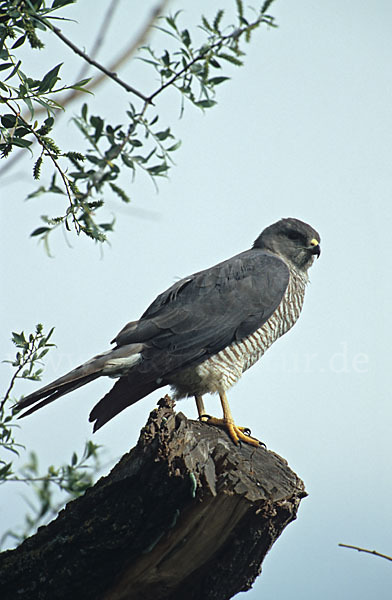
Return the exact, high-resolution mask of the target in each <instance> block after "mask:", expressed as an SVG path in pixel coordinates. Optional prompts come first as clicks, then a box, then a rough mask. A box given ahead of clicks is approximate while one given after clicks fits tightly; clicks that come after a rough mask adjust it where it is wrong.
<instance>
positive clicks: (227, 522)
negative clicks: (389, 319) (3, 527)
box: [0, 397, 306, 600]
mask: <svg viewBox="0 0 392 600" xmlns="http://www.w3.org/2000/svg"><path fill="white" fill-rule="evenodd" d="M304 496H306V493H305V491H304V485H303V483H302V481H301V480H300V479H299V478H298V477H297V476H296V475H295V473H293V472H292V471H291V470H290V469H289V467H288V465H287V462H286V461H285V460H284V459H282V458H281V457H280V456H278V455H277V454H275V453H273V452H271V451H268V450H266V449H265V448H263V447H260V448H254V447H252V446H248V445H246V444H244V445H242V446H239V447H236V446H235V445H234V444H233V442H232V441H231V440H230V439H229V438H228V436H227V435H226V433H224V432H223V431H221V430H219V429H217V428H216V427H211V426H209V425H207V424H205V423H199V422H198V421H189V420H188V419H186V417H185V416H184V415H183V414H182V413H178V414H176V413H175V412H174V411H173V402H172V401H171V400H170V399H169V398H168V397H166V398H164V399H162V400H161V401H160V402H159V408H157V409H155V410H154V411H153V412H152V413H151V414H150V417H149V420H148V422H147V424H146V426H145V427H144V428H143V429H142V431H141V435H140V439H139V441H138V444H137V446H136V447H135V448H133V450H131V451H130V452H129V453H128V454H126V455H125V456H123V458H122V459H121V461H120V462H119V463H118V464H117V465H116V466H115V467H114V469H113V470H112V471H111V473H110V474H109V475H107V476H106V477H103V478H102V479H100V480H99V481H98V482H97V483H96V485H94V486H93V487H92V488H90V489H88V490H87V492H86V493H85V495H84V496H82V497H81V498H78V499H77V500H74V501H72V502H70V503H69V504H68V505H67V506H66V508H65V509H64V510H62V511H61V512H60V514H59V516H58V517H57V518H56V520H55V521H53V522H52V523H50V524H49V525H47V526H45V527H41V528H40V529H39V530H38V532H37V533H36V534H35V535H34V536H32V537H31V538H29V539H27V540H26V541H25V542H23V543H22V544H21V545H20V546H19V547H18V548H16V549H15V550H9V551H7V552H3V553H2V554H1V555H0V597H1V598H2V600H11V599H12V600H15V599H20V600H25V599H26V600H27V599H29V600H30V599H32V598H34V599H35V600H49V599H50V600H56V599H62V600H66V599H67V600H68V599H69V598H72V600H78V599H79V598H80V599H82V598H83V600H89V599H91V600H142V599H143V600H150V599H154V600H183V599H184V598H186V599H187V600H199V599H201V598H203V600H212V599H214V600H224V599H227V598H231V597H232V596H234V595H235V594H236V593H237V592H240V591H245V590H247V589H249V588H250V587H251V585H252V583H253V582H254V580H255V578H256V577H257V575H258V574H259V573H260V571H261V563H262V561H263V558H264V557H265V555H266V554H267V552H268V550H269V549H270V548H271V546H272V544H273V543H274V541H275V540H276V539H277V538H278V537H279V535H280V534H281V533H282V531H283V529H284V528H285V527H286V525H287V524H288V523H290V522H291V521H293V520H294V519H295V518H296V513H297V509H298V506H299V503H300V500H301V498H303V497H304Z"/></svg>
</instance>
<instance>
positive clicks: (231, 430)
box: [199, 415, 263, 447]
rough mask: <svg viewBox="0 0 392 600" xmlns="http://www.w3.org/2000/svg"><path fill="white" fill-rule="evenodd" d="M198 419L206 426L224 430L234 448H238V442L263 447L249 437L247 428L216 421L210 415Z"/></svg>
mask: <svg viewBox="0 0 392 600" xmlns="http://www.w3.org/2000/svg"><path fill="white" fill-rule="evenodd" d="M199 419H200V421H202V422H203V423H207V424H208V425H215V426H217V427H222V429H225V430H226V431H227V433H228V434H229V436H230V437H231V439H232V440H233V442H234V443H235V445H236V446H238V444H239V443H240V442H245V443H246V444H251V445H252V446H256V447H259V446H262V445H263V443H262V442H259V440H257V439H256V438H254V437H252V436H251V435H250V429H249V428H248V427H238V426H237V425H235V424H234V422H233V421H231V420H228V419H217V418H216V417H210V415H200V417H199Z"/></svg>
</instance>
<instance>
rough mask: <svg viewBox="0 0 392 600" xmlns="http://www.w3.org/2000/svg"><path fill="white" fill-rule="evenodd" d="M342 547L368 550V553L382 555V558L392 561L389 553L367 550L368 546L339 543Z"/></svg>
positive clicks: (359, 550) (361, 550) (360, 550)
mask: <svg viewBox="0 0 392 600" xmlns="http://www.w3.org/2000/svg"><path fill="white" fill-rule="evenodd" d="M339 546H341V547H342V548H351V549H352V550H358V552H367V554H374V555H375V556H380V557H381V558H385V559H386V560H390V561H391V562H392V556H388V555H387V554H381V553H380V552H377V551H376V550H367V549H366V548H359V547H358V546H350V545H349V544H339Z"/></svg>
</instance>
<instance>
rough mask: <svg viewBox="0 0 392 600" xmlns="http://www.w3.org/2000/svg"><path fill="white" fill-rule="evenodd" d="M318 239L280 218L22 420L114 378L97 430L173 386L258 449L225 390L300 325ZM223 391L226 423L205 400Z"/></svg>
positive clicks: (173, 290) (131, 327) (154, 310)
mask: <svg viewBox="0 0 392 600" xmlns="http://www.w3.org/2000/svg"><path fill="white" fill-rule="evenodd" d="M319 255H320V236H319V234H318V233H317V231H316V230H315V229H313V228H312V227H311V226H310V225H308V224H307V223H304V222H303V221H300V220H298V219H294V218H288V219H281V220H280V221H278V222H277V223H274V224H273V225H270V226H269V227H267V228H266V229H264V231H263V232H262V233H261V234H260V235H259V237H258V238H257V239H256V241H255V242H254V244H253V246H252V248H250V249H249V250H245V252H241V253H240V254H237V255H236V256H233V257H232V258H229V259H228V260H225V261H223V262H221V263H219V264H217V265H215V266H213V267H210V268H209V269H205V270H204V271H199V272H198V273H194V274H193V275H190V276H189V277H185V278H184V279H181V280H180V281H177V282H176V283H175V284H174V285H172V286H171V287H170V288H169V289H168V290H166V291H165V292H163V293H162V294H160V295H159V296H158V297H157V298H156V299H155V300H154V302H153V303H152V304H151V305H150V306H149V307H148V308H147V310H146V311H145V312H144V313H143V315H142V316H141V317H140V319H139V320H138V321H131V322H130V323H128V324H127V325H126V326H125V327H124V328H123V329H122V330H121V331H120V332H119V333H118V334H117V336H116V337H115V338H114V340H112V343H114V344H115V346H114V348H112V349H111V350H109V351H107V352H103V353H102V354H98V355H97V356H94V357H93V358H92V359H90V360H89V361H87V362H86V363H84V364H82V365H81V366H79V367H77V368H76V369H73V370H72V371H70V372H69V373H67V374H66V375H64V376H63V377H60V378H59V379H56V380H55V381H53V382H52V383H50V384H49V385H46V386H45V387H43V388H41V389H39V390H37V391H35V392H33V393H32V394H30V395H28V396H26V397H25V398H23V399H22V400H21V401H20V402H19V408H20V409H25V408H27V407H31V408H30V409H29V410H28V411H27V412H25V413H24V414H23V415H21V416H26V415H28V414H30V413H32V412H34V411H35V410H37V409H39V408H41V407H42V406H45V405H46V404H48V403H50V402H52V401H53V400H56V399H57V398H59V397H60V396H63V395H64V394H67V393H68V392H71V391H73V390H76V389H77V388H79V387H81V386H82V385H85V384H86V383H89V382H90V381H92V380H94V379H96V378H97V377H101V376H108V377H113V378H117V382H116V383H115V384H114V386H113V387H112V389H111V390H110V391H109V392H108V393H107V394H106V395H105V396H104V397H103V398H102V399H101V400H100V401H99V402H98V403H97V404H96V405H95V406H94V408H93V409H92V411H91V413H90V421H92V422H94V431H96V430H97V429H99V428H100V427H102V425H104V424H105V423H106V422H107V421H109V420H110V419H112V418H113V417H114V416H115V415H117V414H118V413H119V412H121V411H122V410H124V409H125V408H126V407H127V406H130V405H132V404H134V403H135V402H137V401H138V400H140V399H141V398H144V396H147V395H148V394H150V393H151V392H153V391H154V390H156V389H158V388H161V387H163V386H166V385H170V386H171V388H172V391H173V392H174V397H175V399H179V398H183V397H187V396H194V397H195V399H196V405H197V409H198V413H199V418H200V419H201V420H203V421H206V422H208V423H209V424H212V425H218V426H221V427H224V428H225V429H226V430H227V432H228V433H229V435H230V437H231V439H232V440H233V441H234V443H236V444H238V442H239V440H242V441H244V442H248V443H249V444H252V445H255V446H257V445H258V444H259V442H258V440H256V439H255V438H253V437H251V436H250V435H249V432H248V430H247V429H245V428H243V427H237V426H236V425H235V423H234V420H233V417H232V414H231V411H230V407H229V404H228V401H227V398H226V392H227V391H228V390H229V388H231V387H232V386H233V385H234V384H235V383H236V382H237V381H238V380H239V379H240V377H241V376H242V373H244V371H246V370H247V369H249V367H251V366H252V365H253V364H254V363H255V362H256V361H257V360H259V358H260V357H261V356H262V355H263V354H264V352H265V351H266V350H267V349H268V348H269V346H271V344H273V342H274V341H275V340H276V339H278V338H279V337H280V336H281V335H283V334H284V333H286V332H287V331H288V330H289V329H290V328H291V327H292V326H293V325H294V323H295V322H296V320H297V319H298V317H299V314H300V312H301V309H302V304H303V300H304V293H305V286H306V284H307V282H308V269H309V267H310V266H311V265H312V264H313V261H314V258H315V256H317V257H319ZM207 393H212V394H213V393H217V394H219V397H220V400H221V404H222V409H223V419H217V418H214V417H210V416H208V415H206V413H205V409H204V403H203V396H204V395H205V394H207Z"/></svg>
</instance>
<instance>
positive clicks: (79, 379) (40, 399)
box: [17, 344, 143, 418]
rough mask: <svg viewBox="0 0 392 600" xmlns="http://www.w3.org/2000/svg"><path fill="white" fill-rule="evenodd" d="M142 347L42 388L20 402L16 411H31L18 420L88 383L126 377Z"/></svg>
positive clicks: (120, 351) (121, 350)
mask: <svg viewBox="0 0 392 600" xmlns="http://www.w3.org/2000/svg"><path fill="white" fill-rule="evenodd" d="M142 349H143V346H142V344H128V345H126V346H121V347H118V348H114V349H113V350H109V351H108V352H104V353H102V354H99V355H97V356H94V357H93V358H91V359H90V360H88V361H87V362H85V363H83V364H82V365H80V366H79V367H76V369H73V370H72V371H70V372H69V373H67V374H66V375H63V377H60V378H59V379H56V380H55V381H53V382H52V383H49V384H48V385H45V386H44V387H43V388H41V389H39V390H37V391H36V392H33V393H32V394H29V395H28V396H26V397H25V398H23V399H22V400H21V401H20V402H18V404H17V407H18V409H20V410H24V409H25V408H28V407H29V406H31V408H30V409H29V410H27V411H26V412H24V413H23V414H21V415H20V416H19V418H21V417H26V416H27V415H30V414H31V413H33V412H35V411H36V410H38V409H39V408H42V407H43V406H46V405H47V404H49V403H50V402H53V400H57V398H60V397H61V396H64V394H68V393H69V392H72V391H73V390H76V389H77V388H79V387H82V386H83V385H85V384H86V383H89V382H90V381H93V380H94V379H97V377H101V376H102V375H107V376H109V377H121V376H122V375H124V374H125V373H127V372H128V371H129V370H130V369H131V368H132V367H133V366H134V365H136V364H137V363H138V362H139V361H140V359H141V350H142Z"/></svg>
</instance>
